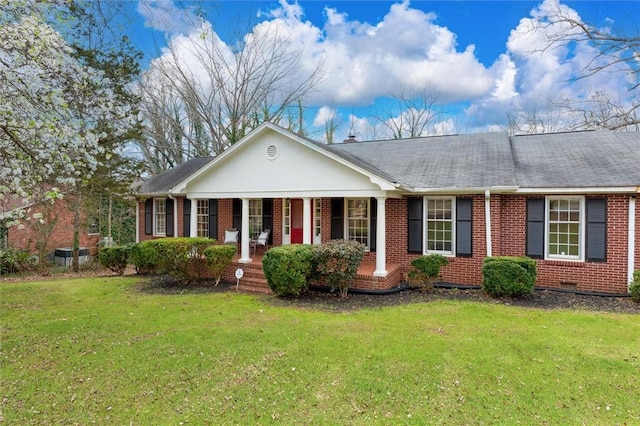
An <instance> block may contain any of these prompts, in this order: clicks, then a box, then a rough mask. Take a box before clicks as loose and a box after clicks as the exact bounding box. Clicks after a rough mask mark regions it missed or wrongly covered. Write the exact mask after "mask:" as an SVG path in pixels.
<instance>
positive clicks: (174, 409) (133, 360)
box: [0, 277, 640, 425]
mask: <svg viewBox="0 0 640 426" xmlns="http://www.w3.org/2000/svg"><path fill="white" fill-rule="evenodd" d="M139 280H140V278H137V277H100V278H84V279H65V280H53V281H44V282H30V283H19V284H1V285H0V308H1V311H0V315H1V317H0V318H1V325H2V334H1V337H2V340H1V344H2V348H1V349H2V351H1V358H0V361H1V370H0V372H1V391H0V392H1V395H0V398H1V402H0V408H1V409H2V412H1V413H0V419H1V420H2V421H4V423H5V424H21V425H25V424H38V425H42V424H90V423H97V424H119V425H125V424H126V425H146V424H154V425H163V424H167V425H175V424H217V425H226V424H238V425H246V424H279V425H280V424H296V425H300V424H341V425H346V424H353V425H360V424H362V425H364V424H366V425H369V424H416V425H421V424H447V425H468V424H474V425H482V424H485V425H489V424H535V425H545V424H552V425H555V424H589V425H599V424H602V425H615V424H620V425H621V424H640V405H639V403H638V400H639V397H640V382H639V381H638V377H639V375H640V374H639V373H640V359H639V355H640V354H639V352H640V351H639V349H640V321H638V319H639V318H638V316H637V315H636V316H634V315H621V314H620V315H619V314H603V313H592V312H573V311H542V310H532V309H522V308H516V307H511V306H503V305H493V304H486V303H477V302H461V301H440V302H432V303H423V304H414V305H405V306H398V307H391V308H379V309H370V310H367V309H365V310H361V311H357V312H350V313H335V312H333V313H331V312H326V311H317V310H312V309H297V308H291V307H277V306H275V305H272V304H270V303H269V298H270V297H274V296H258V295H256V296H254V295H246V294H235V293H204V294H195V293H192V292H188V291H187V292H185V293H183V294H157V293H156V294H153V293H150V292H145V291H142V290H141V286H140V285H139Z"/></svg>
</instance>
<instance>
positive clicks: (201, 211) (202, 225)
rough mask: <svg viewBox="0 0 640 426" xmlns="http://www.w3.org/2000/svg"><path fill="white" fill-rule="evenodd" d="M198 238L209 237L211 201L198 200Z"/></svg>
mask: <svg viewBox="0 0 640 426" xmlns="http://www.w3.org/2000/svg"><path fill="white" fill-rule="evenodd" d="M196 214H197V219H198V220H197V223H198V237H208V236H209V200H198V204H197V208H196Z"/></svg>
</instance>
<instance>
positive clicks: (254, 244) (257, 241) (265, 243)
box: [249, 229, 271, 253]
mask: <svg viewBox="0 0 640 426" xmlns="http://www.w3.org/2000/svg"><path fill="white" fill-rule="evenodd" d="M270 233H271V230H270V229H265V230H263V231H262V232H261V233H260V235H259V236H258V238H252V239H251V240H250V241H249V245H250V246H251V249H252V251H253V253H255V252H256V251H257V250H258V247H264V251H267V250H268V249H269V234H270Z"/></svg>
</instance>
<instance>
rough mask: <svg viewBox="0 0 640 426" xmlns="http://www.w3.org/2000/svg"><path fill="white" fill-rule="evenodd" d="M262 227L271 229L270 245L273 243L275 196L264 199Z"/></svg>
mask: <svg viewBox="0 0 640 426" xmlns="http://www.w3.org/2000/svg"><path fill="white" fill-rule="evenodd" d="M262 229H263V230H265V229H269V230H271V232H269V245H272V244H273V198H263V199H262Z"/></svg>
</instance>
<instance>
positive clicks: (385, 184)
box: [171, 123, 399, 196]
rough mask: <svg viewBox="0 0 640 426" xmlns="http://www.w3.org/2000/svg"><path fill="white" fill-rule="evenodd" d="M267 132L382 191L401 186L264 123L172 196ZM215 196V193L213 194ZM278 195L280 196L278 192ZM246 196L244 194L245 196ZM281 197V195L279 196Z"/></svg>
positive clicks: (201, 170)
mask: <svg viewBox="0 0 640 426" xmlns="http://www.w3.org/2000/svg"><path fill="white" fill-rule="evenodd" d="M267 130H271V131H274V132H276V133H278V134H280V135H281V136H283V137H285V138H288V139H290V140H293V141H295V142H297V143H299V144H300V145H303V146H305V147H306V148H308V149H310V150H312V151H314V152H316V153H318V154H320V155H323V156H325V157H327V158H329V159H331V160H333V161H335V162H336V163H338V164H341V165H343V166H345V167H347V168H349V169H351V170H353V171H355V172H357V173H360V174H361V175H363V176H366V177H368V178H369V181H370V182H371V183H372V184H374V185H377V186H378V187H379V188H380V190H381V191H396V190H397V189H398V187H399V185H398V184H397V183H396V182H389V181H388V180H387V179H384V178H382V177H380V176H377V175H376V174H374V173H371V172H369V171H367V170H365V169H363V168H361V167H358V166H356V165H355V164H353V163H351V162H349V161H347V160H345V159H343V158H341V157H339V156H337V155H335V154H333V153H331V152H329V151H327V150H325V149H322V148H321V147H319V146H317V145H315V144H314V143H311V142H309V141H308V140H306V139H305V138H302V137H300V136H298V135H296V134H294V133H291V132H289V131H287V130H285V129H283V128H281V127H279V126H276V125H274V124H272V123H263V124H261V125H260V126H259V127H258V128H256V129H255V130H253V131H252V132H251V133H249V134H248V135H247V136H246V137H244V138H243V139H242V140H240V141H239V142H238V143H236V144H234V145H232V146H231V147H230V148H228V149H227V150H225V151H224V152H223V153H222V154H220V155H218V156H217V157H216V158H215V159H214V160H213V161H211V162H210V163H208V164H207V165H206V166H205V167H203V168H201V169H200V170H198V171H197V172H195V173H193V174H192V175H191V176H189V177H188V178H186V179H184V180H183V181H182V182H180V183H178V184H177V185H175V186H174V187H173V189H172V190H171V194H174V195H177V194H181V195H182V194H184V193H185V191H186V190H187V186H188V184H189V183H190V182H192V181H194V180H195V179H197V178H198V177H200V176H202V175H203V174H206V173H207V172H208V171H209V170H210V169H212V168H215V167H217V166H218V164H220V163H222V162H224V161H226V159H227V158H228V157H230V156H233V154H234V153H235V151H237V150H240V149H242V147H244V145H247V144H249V143H251V141H252V140H254V139H256V138H258V137H259V136H260V135H261V134H263V133H264V132H265V131H267ZM212 194H213V193H212ZM278 194H280V193H279V192H278ZM243 195H244V194H243ZM278 196H280V195H278Z"/></svg>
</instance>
